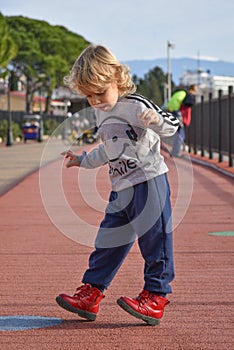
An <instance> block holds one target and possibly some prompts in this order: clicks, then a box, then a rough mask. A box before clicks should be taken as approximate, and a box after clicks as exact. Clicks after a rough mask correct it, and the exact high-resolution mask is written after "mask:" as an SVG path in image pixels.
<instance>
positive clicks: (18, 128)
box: [0, 119, 23, 141]
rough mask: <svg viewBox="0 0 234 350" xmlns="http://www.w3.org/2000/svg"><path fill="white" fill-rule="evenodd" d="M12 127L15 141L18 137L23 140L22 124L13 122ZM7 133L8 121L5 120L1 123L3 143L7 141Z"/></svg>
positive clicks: (0, 136)
mask: <svg viewBox="0 0 234 350" xmlns="http://www.w3.org/2000/svg"><path fill="white" fill-rule="evenodd" d="M11 126H12V134H13V139H14V140H15V139H16V138H17V137H20V138H21V139H22V138H23V133H22V128H21V126H20V124H18V123H15V122H14V121H12V123H11ZM7 131H8V120H6V119H3V120H1V123H0V138H2V139H3V141H6V139H7Z"/></svg>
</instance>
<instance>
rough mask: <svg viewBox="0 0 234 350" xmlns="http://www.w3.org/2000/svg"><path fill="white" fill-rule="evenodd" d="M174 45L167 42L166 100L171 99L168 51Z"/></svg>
mask: <svg viewBox="0 0 234 350" xmlns="http://www.w3.org/2000/svg"><path fill="white" fill-rule="evenodd" d="M174 47H175V45H174V44H172V43H171V42H170V41H169V40H168V41H167V99H168V100H169V99H170V98H171V59H170V49H174Z"/></svg>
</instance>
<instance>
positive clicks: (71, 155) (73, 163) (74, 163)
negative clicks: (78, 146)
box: [61, 151, 79, 168]
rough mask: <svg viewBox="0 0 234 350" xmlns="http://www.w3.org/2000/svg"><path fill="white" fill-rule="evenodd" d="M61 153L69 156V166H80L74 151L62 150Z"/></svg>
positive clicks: (66, 156) (67, 165)
mask: <svg viewBox="0 0 234 350" xmlns="http://www.w3.org/2000/svg"><path fill="white" fill-rule="evenodd" d="M61 155H62V156H65V158H69V161H68V162H67V164H66V167H67V168H71V167H72V166H79V163H78V159H77V155H76V154H74V153H73V152H72V151H65V152H62V153H61Z"/></svg>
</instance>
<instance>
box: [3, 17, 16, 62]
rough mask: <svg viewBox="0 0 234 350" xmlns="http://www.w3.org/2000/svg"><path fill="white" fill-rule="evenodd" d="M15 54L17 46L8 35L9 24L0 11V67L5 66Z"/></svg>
mask: <svg viewBox="0 0 234 350" xmlns="http://www.w3.org/2000/svg"><path fill="white" fill-rule="evenodd" d="M16 54H17V46H16V44H15V43H14V41H13V39H12V38H11V37H10V33H9V26H8V24H7V21H6V19H5V17H4V16H3V15H2V14H1V12H0V68H6V67H7V65H8V64H9V62H10V60H11V59H12V58H14V57H15V56H16Z"/></svg>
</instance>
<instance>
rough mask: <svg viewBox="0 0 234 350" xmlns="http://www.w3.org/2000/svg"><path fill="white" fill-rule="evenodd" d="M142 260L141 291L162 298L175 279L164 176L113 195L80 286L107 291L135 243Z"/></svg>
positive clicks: (167, 196) (169, 205) (166, 181)
mask: <svg viewBox="0 0 234 350" xmlns="http://www.w3.org/2000/svg"><path fill="white" fill-rule="evenodd" d="M136 239H137V240H138V244H139V248H140V251H141V254H142V257H143V259H144V281H145V283H144V287H143V288H144V289H146V290H148V291H150V292H154V293H157V294H159V295H162V296H165V295H166V294H167V293H171V286H170V282H171V281H172V280H173V278H174V263H173V242H172V218H171V203H170V188H169V184H168V180H167V175H166V174H163V175H160V176H157V177H155V178H153V179H151V180H149V181H146V182H143V183H140V184H138V185H135V186H133V187H131V188H128V189H125V190H123V191H120V192H114V191H112V192H111V194H110V198H109V203H108V205H107V208H106V213H105V217H104V219H103V221H102V223H101V225H100V228H99V231H98V234H97V237H96V241H95V250H94V251H93V252H92V253H91V255H90V258H89V268H88V269H87V270H86V272H85V274H84V276H83V279H82V282H83V283H90V284H92V285H95V286H97V287H98V288H100V289H101V290H104V289H107V288H108V286H109V285H110V283H111V281H112V280H113V278H114V276H115V274H116V273H117V271H118V270H119V268H120V266H121V264H122V263H123V261H124V259H125V257H126V256H127V254H128V253H129V251H130V249H131V247H132V245H133V243H134V241H135V240H136Z"/></svg>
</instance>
